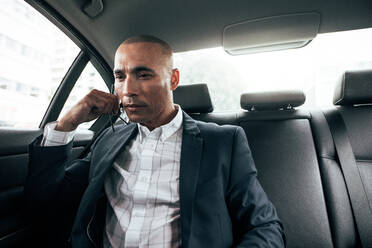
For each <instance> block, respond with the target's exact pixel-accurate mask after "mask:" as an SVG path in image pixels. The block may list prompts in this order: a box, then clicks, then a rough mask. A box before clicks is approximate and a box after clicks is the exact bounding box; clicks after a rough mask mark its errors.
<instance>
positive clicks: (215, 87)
mask: <svg viewBox="0 0 372 248" xmlns="http://www.w3.org/2000/svg"><path fill="white" fill-rule="evenodd" d="M371 44H372V29H361V30H354V31H345V32H337V33H329V34H320V35H318V36H317V37H316V38H315V39H314V40H313V41H312V42H310V43H309V44H308V45H307V46H305V47H303V48H300V49H291V50H284V51H275V52H267V53H258V54H248V55H239V56H231V55H228V54H227V53H225V52H224V51H223V49H222V48H212V49H205V50H198V51H191V52H184V53H178V54H175V66H176V67H178V68H179V70H180V83H181V84H190V83H207V84H208V88H209V91H210V94H211V98H212V102H213V104H214V107H215V111H227V110H237V109H240V95H241V94H242V93H246V92H259V91H272V90H286V89H300V90H303V91H304V93H305V95H306V102H305V104H304V107H306V108H309V107H310V108H312V107H328V106H331V105H332V98H333V91H334V87H335V83H336V82H337V80H339V78H340V76H341V75H342V73H343V72H344V71H345V70H357V69H372V56H371Z"/></svg>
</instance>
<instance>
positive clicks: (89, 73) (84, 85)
mask: <svg viewBox="0 0 372 248" xmlns="http://www.w3.org/2000/svg"><path fill="white" fill-rule="evenodd" d="M93 89H97V90H101V91H104V92H107V93H108V92H109V90H108V88H107V86H106V84H105V82H104V81H103V79H102V77H101V75H100V74H99V73H98V71H97V70H96V68H94V66H93V65H92V63H91V62H88V64H87V65H86V67H85V69H84V70H83V72H82V73H81V75H80V77H79V79H78V80H77V81H76V83H75V86H74V88H73V89H72V91H71V92H70V95H69V97H68V98H67V101H66V103H65V105H64V106H63V108H62V111H61V113H60V115H59V116H60V117H62V116H63V115H64V114H65V113H66V112H67V111H68V110H69V109H71V108H72V107H73V106H74V105H75V104H76V103H78V102H79V100H81V99H82V98H83V97H84V96H85V95H86V94H88V93H89V92H90V91H91V90H93ZM94 121H95V120H93V121H91V122H85V123H82V124H80V125H79V127H78V129H89V128H90V126H91V125H92V124H93V122H94Z"/></svg>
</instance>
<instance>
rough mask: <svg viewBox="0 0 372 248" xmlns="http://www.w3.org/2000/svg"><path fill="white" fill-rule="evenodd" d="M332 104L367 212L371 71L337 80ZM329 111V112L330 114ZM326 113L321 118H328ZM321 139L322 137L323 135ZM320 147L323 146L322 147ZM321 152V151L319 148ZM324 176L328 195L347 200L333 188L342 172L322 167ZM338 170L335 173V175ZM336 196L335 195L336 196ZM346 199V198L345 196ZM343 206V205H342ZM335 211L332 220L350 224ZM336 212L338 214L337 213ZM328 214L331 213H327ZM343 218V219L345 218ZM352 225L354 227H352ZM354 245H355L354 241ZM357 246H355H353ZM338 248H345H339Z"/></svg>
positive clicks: (371, 168) (371, 180) (371, 173)
mask: <svg viewBox="0 0 372 248" xmlns="http://www.w3.org/2000/svg"><path fill="white" fill-rule="evenodd" d="M333 101H334V104H335V105H338V106H337V107H336V109H337V111H339V113H340V114H341V116H342V118H343V120H344V123H345V126H346V130H347V136H348V137H349V140H350V143H351V146H352V149H353V152H354V155H355V160H356V164H357V167H358V169H359V172H360V175H361V179H362V183H363V187H364V189H360V190H361V191H363V190H365V192H366V193H367V194H366V196H367V199H368V201H369V208H370V210H371V206H372V105H371V104H372V70H366V71H350V72H345V74H344V75H343V77H342V78H341V80H340V81H339V82H338V85H337V87H336V91H335V94H334V99H333ZM330 111H332V110H330ZM328 112H329V111H326V112H325V114H328ZM323 136H324V135H323ZM322 145H323V144H322ZM331 147H332V150H333V151H332V158H334V154H333V153H334V148H333V145H332V144H331ZM321 148H323V149H324V147H321ZM325 169H326V170H325V174H327V181H328V182H327V183H329V187H332V188H330V195H333V196H332V198H335V197H336V198H337V199H340V198H341V197H342V198H345V197H348V195H347V191H346V189H344V186H343V185H342V187H340V185H337V184H335V182H336V180H338V181H341V180H342V179H343V178H342V174H341V173H342V172H341V171H340V169H339V168H337V167H335V168H333V169H332V170H333V171H334V172H333V173H332V174H331V171H330V168H328V167H325ZM337 169H338V170H339V172H335V171H337ZM340 174H341V175H340ZM336 194H337V195H336ZM345 195H346V196H345ZM333 204H337V205H336V206H340V205H341V204H342V203H337V202H334V203H333ZM346 205H347V204H346ZM343 209H347V212H349V206H348V205H347V207H346V206H345V207H344V208H343ZM334 210H335V211H336V213H335V218H337V219H338V220H337V222H340V221H342V222H344V220H345V219H348V222H350V221H351V220H353V216H351V217H350V214H349V213H347V214H346V213H345V211H344V213H342V212H341V211H339V208H336V209H334ZM337 211H338V213H337ZM331 214H332V213H331ZM345 217H346V218H345ZM365 218H366V219H367V220H368V219H369V221H370V224H371V225H372V219H371V218H370V216H366V217H365ZM352 224H354V223H352ZM344 228H345V227H341V228H338V229H337V231H339V232H340V231H344V230H342V229H344ZM338 236H339V238H338V239H336V241H338V242H340V244H344V243H345V240H344V236H345V235H343V234H342V233H339V235H338ZM357 242H359V241H358V240H357ZM357 245H359V244H357ZM340 247H346V245H344V246H340Z"/></svg>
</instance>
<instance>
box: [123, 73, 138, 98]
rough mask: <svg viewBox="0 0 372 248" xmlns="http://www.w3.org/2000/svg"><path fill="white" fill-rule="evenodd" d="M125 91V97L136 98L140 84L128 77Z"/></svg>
mask: <svg viewBox="0 0 372 248" xmlns="http://www.w3.org/2000/svg"><path fill="white" fill-rule="evenodd" d="M123 90H124V95H125V96H135V95H137V94H138V84H137V82H136V80H135V78H134V77H133V76H127V78H126V79H125V83H124V89H123Z"/></svg>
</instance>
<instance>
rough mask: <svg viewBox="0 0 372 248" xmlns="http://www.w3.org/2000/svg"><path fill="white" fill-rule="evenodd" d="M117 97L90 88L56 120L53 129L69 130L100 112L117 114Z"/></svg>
mask: <svg viewBox="0 0 372 248" xmlns="http://www.w3.org/2000/svg"><path fill="white" fill-rule="evenodd" d="M118 111H119V101H118V97H117V96H115V95H113V94H109V93H106V92H103V91H99V90H96V89H94V90H92V91H91V92H89V93H88V94H87V95H86V96H85V97H84V98H83V99H81V100H80V101H79V102H78V103H77V104H76V105H75V106H73V107H72V108H71V109H70V111H68V112H67V113H66V114H65V116H63V117H62V119H60V120H59V121H58V124H57V126H56V127H55V130H57V131H64V132H69V131H72V130H75V129H76V128H77V127H78V126H79V125H80V124H81V123H83V122H88V121H91V120H94V119H96V118H97V117H98V116H100V115H102V114H111V113H114V114H117V113H118Z"/></svg>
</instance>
